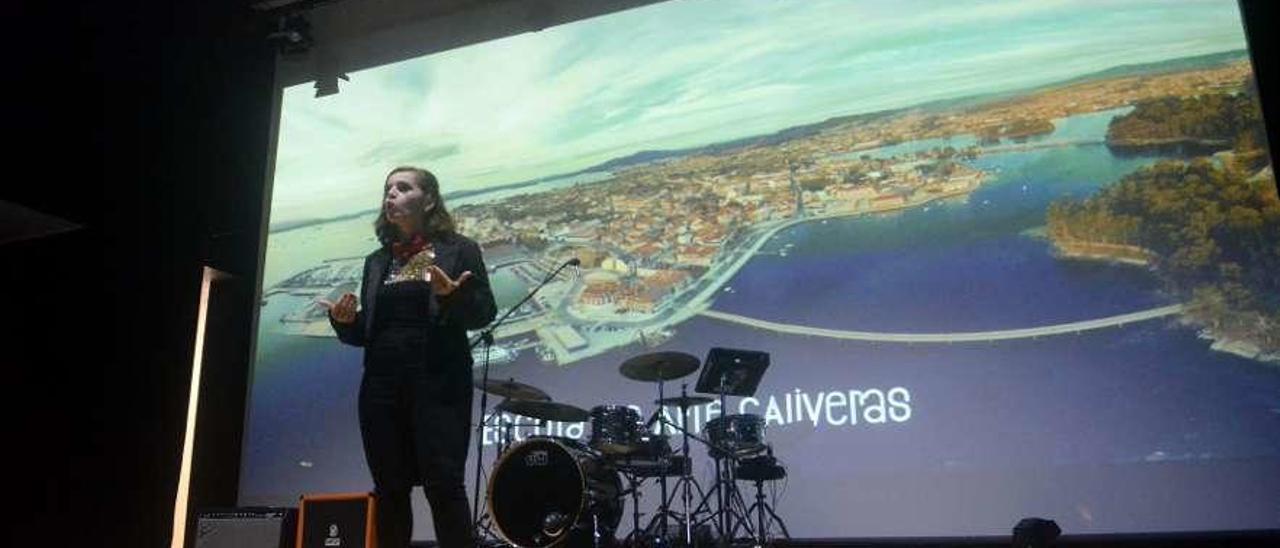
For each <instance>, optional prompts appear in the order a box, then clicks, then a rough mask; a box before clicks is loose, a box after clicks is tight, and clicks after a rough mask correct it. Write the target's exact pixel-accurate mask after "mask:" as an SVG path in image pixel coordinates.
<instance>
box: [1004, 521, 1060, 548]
mask: <svg viewBox="0 0 1280 548" xmlns="http://www.w3.org/2000/svg"><path fill="white" fill-rule="evenodd" d="M1061 534H1062V529H1060V528H1059V527H1058V524H1057V523H1054V521H1053V520H1049V519H1044V518H1023V519H1022V520H1021V521H1019V522H1018V524H1017V525H1014V526H1013V548H1048V547H1049V546H1053V541H1054V540H1057V538H1058V535H1061Z"/></svg>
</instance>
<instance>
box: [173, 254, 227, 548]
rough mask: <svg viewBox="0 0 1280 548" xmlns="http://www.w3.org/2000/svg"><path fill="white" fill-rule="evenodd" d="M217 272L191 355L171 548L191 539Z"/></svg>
mask: <svg viewBox="0 0 1280 548" xmlns="http://www.w3.org/2000/svg"><path fill="white" fill-rule="evenodd" d="M216 276H217V271H216V270H214V269H212V268H209V267H207V266H206V267H204V275H203V277H202V280H201V281H200V311H199V314H198V315H197V316H196V347H195V352H194V353H193V354H192V355H191V393H190V394H189V395H188V396H187V428H186V434H184V435H183V437H182V467H181V469H180V470H179V472H178V493H177V496H176V498H175V500H174V503H173V538H172V539H170V542H169V546H170V548H183V543H184V542H185V541H186V538H187V499H188V497H189V496H190V495H191V458H192V451H193V450H194V446H195V439H196V409H197V408H198V407H199V405H200V365H201V362H202V361H203V358H204V324H205V317H206V316H207V315H208V312H209V288H210V286H212V285H213V280H214V278H215V277H216Z"/></svg>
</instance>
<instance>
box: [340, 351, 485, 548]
mask: <svg viewBox="0 0 1280 548" xmlns="http://www.w3.org/2000/svg"><path fill="white" fill-rule="evenodd" d="M450 369H455V370H456V371H450V372H447V373H442V372H440V371H436V370H432V369H431V368H429V367H427V366H426V365H424V364H422V363H421V362H419V363H417V364H413V363H408V364H406V363H403V362H402V363H398V364H386V363H384V364H366V367H365V373H364V379H363V380H362V381H361V384H360V403H359V406H360V410H359V412H360V434H361V437H362V439H363V441H364V451H365V460H366V462H367V463H368V465H369V471H370V473H371V474H372V476H373V483H374V494H375V495H376V497H377V504H378V507H377V528H378V538H379V542H378V545H379V547H380V548H406V547H407V546H409V540H410V537H411V535H412V534H413V513H412V510H411V506H410V503H409V495H410V492H411V491H412V489H413V487H414V486H416V485H421V486H422V487H423V491H425V493H426V497H427V502H428V503H429V504H430V506H431V517H432V520H433V521H434V522H435V529H436V540H437V541H438V542H439V543H440V546H442V547H444V548H453V547H470V546H474V544H475V540H474V537H473V530H472V523H471V509H470V505H469V504H468V503H467V493H466V487H465V485H464V477H465V468H466V460H467V448H468V446H469V444H470V440H471V424H470V418H471V393H472V387H471V377H470V371H469V370H467V368H465V367H456V368H450Z"/></svg>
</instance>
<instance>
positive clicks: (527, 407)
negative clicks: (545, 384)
mask: <svg viewBox="0 0 1280 548" xmlns="http://www.w3.org/2000/svg"><path fill="white" fill-rule="evenodd" d="M498 410H499V411H506V412H508V413H512V414H515V415H520V416H523V417H531V418H535V419H542V420H548V421H560V422H583V421H585V420H587V419H588V418H590V417H591V413H589V412H587V410H586V409H583V408H581V407H577V406H574V405H569V404H567V403H556V402H552V401H535V400H506V401H504V402H502V403H500V404H498Z"/></svg>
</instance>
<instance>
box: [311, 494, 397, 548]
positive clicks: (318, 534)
mask: <svg viewBox="0 0 1280 548" xmlns="http://www.w3.org/2000/svg"><path fill="white" fill-rule="evenodd" d="M374 512H375V504H374V498H373V494H372V493H335V494H316V495H304V496H303V497H302V500H301V504H299V509H298V535H297V537H298V543H297V548H377V541H378V536H377V532H376V531H375V527H374V519H373V518H374Z"/></svg>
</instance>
